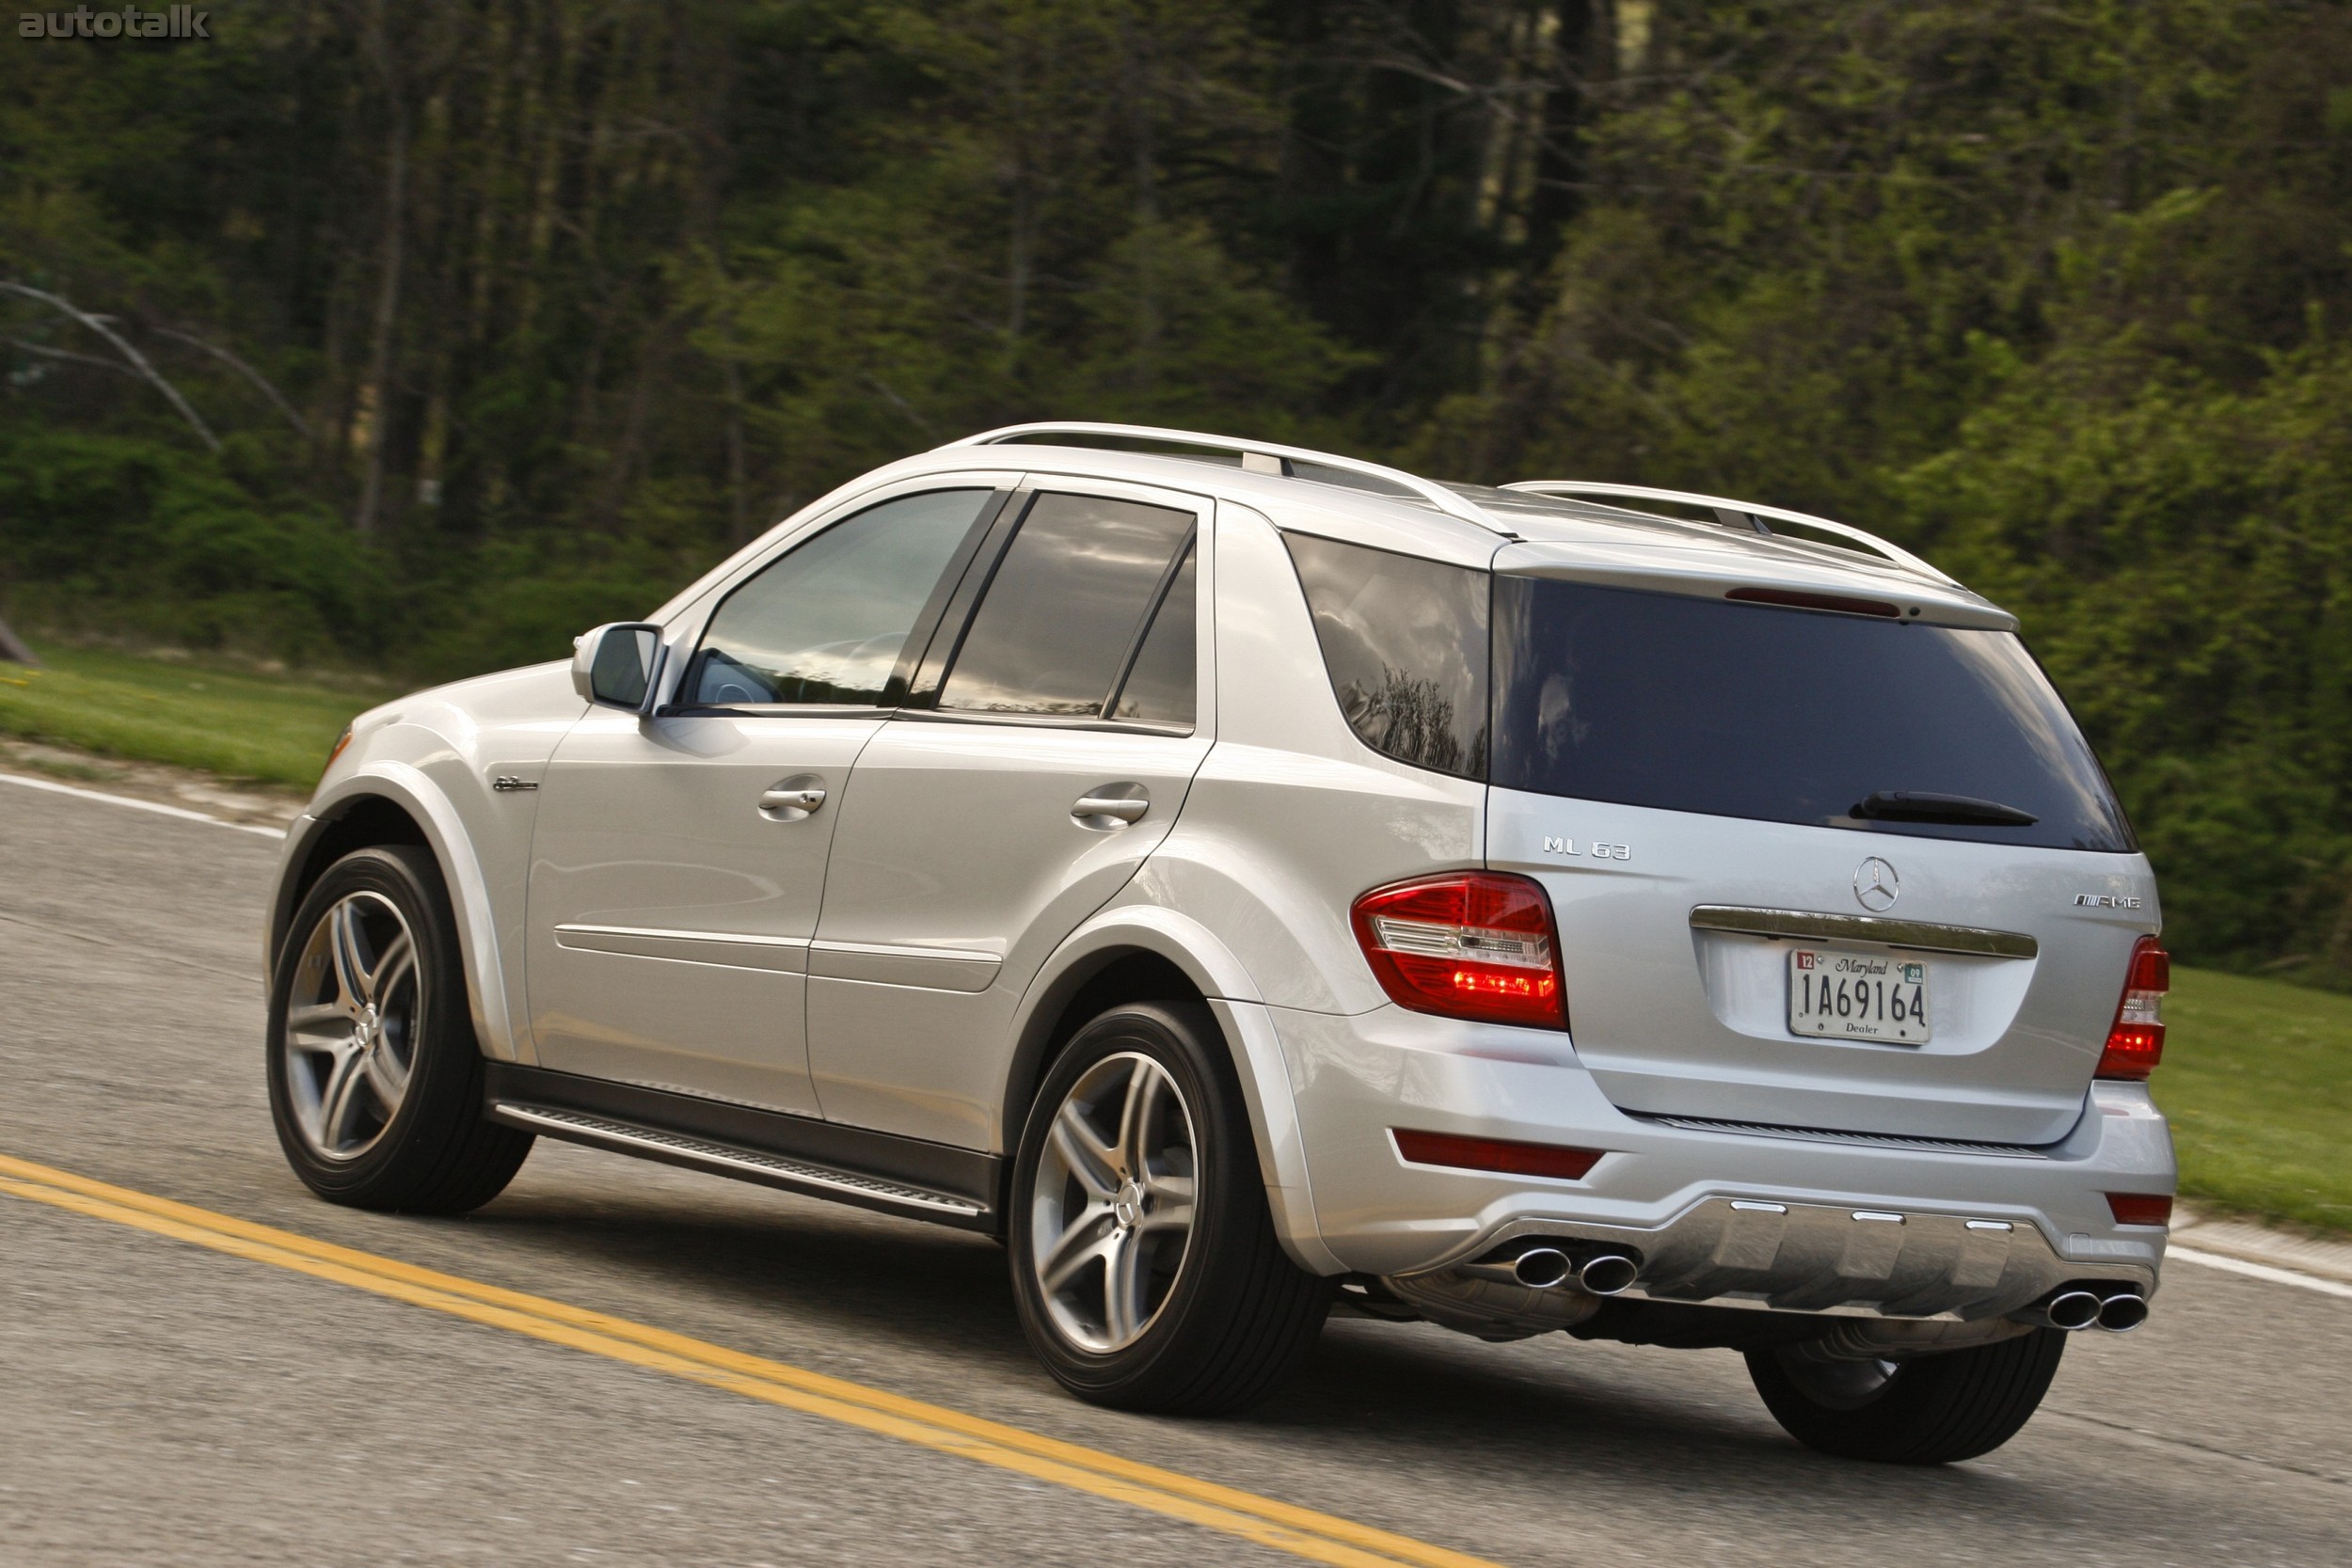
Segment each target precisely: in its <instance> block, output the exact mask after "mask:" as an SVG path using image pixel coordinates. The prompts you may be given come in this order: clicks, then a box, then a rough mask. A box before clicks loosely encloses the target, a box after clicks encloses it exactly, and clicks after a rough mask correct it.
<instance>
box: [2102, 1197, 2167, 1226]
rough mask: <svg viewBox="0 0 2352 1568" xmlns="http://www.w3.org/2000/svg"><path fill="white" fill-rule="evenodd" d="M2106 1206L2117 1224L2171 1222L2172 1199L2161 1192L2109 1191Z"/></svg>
mask: <svg viewBox="0 0 2352 1568" xmlns="http://www.w3.org/2000/svg"><path fill="white" fill-rule="evenodd" d="M2107 1207H2108V1208H2109V1209H2110V1210H2112V1211H2114V1213H2115V1223H2116V1224H2118V1225H2170V1224H2171V1223H2172V1200H2171V1199H2170V1198H2169V1197H2167V1196H2164V1195H2163V1194H2161V1193H2109V1194H2107Z"/></svg>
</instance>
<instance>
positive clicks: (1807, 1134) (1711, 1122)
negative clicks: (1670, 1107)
mask: <svg viewBox="0 0 2352 1568" xmlns="http://www.w3.org/2000/svg"><path fill="white" fill-rule="evenodd" d="M1627 1114H1628V1115H1629V1116H1632V1117H1638V1118H1640V1119H1641V1120H1643V1121H1654V1122H1657V1123H1659V1124H1660V1125H1661V1126H1665V1127H1678V1128H1680V1129H1681V1130H1682V1131H1684V1132H1729V1133H1734V1134H1737V1135H1739V1136H1740V1137H1748V1138H1788V1139H1791V1140H1793V1141H1795V1142H1798V1143H1810V1144H1846V1145H1849V1146H1851V1147H1853V1148H1906V1149H1918V1150H1921V1151H1923V1152H1926V1153H1932V1154H1989V1155H1994V1156H1995V1157H1998V1158H2000V1159H2005V1160H2047V1159H2048V1158H2049V1157H2050V1156H2049V1155H2048V1154H2047V1153H2046V1152H2044V1151H2043V1150H2042V1149H2039V1148H2033V1147H2032V1146H2031V1145H2028V1144H1988V1143H1972V1142H1970V1141H1968V1140H1966V1139H1964V1138H1921V1137H1915V1136H1913V1135H1912V1134H1910V1133H1908V1132H1835V1131H1832V1130H1830V1129H1828V1128H1820V1127H1782V1126H1779V1125H1778V1124H1776V1123H1773V1122H1763V1121H1724V1120H1721V1119H1719V1118H1716V1117H1669V1116H1660V1115H1658V1114H1656V1113H1654V1112H1645V1111H1630V1112H1628V1113H1627ZM1733 1207H1735V1208H1736V1207H1738V1205H1736V1204H1735V1205H1734V1206H1733Z"/></svg>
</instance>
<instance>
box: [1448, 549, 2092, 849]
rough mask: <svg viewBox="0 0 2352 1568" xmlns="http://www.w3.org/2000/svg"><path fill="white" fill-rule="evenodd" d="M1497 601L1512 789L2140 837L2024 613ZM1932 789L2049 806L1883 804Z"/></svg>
mask: <svg viewBox="0 0 2352 1568" xmlns="http://www.w3.org/2000/svg"><path fill="white" fill-rule="evenodd" d="M1494 603H1495V737H1496V738H1495V749H1494V768H1493V782H1494V783H1495V784H1497V785H1499V786H1502V787H1503V788H1507V789H1524V790H1533V791H1536V792H1538V793H1541V794H1546V795H1565V796H1573V797H1576V798H1578V799H1581V800H1613V801H1619V802H1623V803H1625V804H1628V805H1637V806H1657V807H1662V808H1664V809H1666V810H1668V811H1691V812H1705V813H1708V814H1709V815H1711V816H1741V817H1750V818H1756V819H1760V820H1764V821H1771V822H1801V823H1809V824H1814V825H1819V826H1823V827H1836V828H1851V829H1856V830H1863V831H1869V832H1894V833H1904V834H1913V835H1918V836H1924V837H1931V838H1964V839H1974V840H1979V841H1984V842H1991V843H1998V844H2025V845H2041V846H2047V847H2055V848H2069V849H2098V850H2125V849H2129V848H2131V847H2133V843H2132V835H2131V830H2130V828H2129V826H2128V825H2127V824H2126V823H2125V821H2124V819H2123V815H2122V808H2121V807H2120V806H2118V804H2117V803H2116V800H2115V796H2114V792H2113V791H2112V790H2111V789H2110V788H2109V787H2108V785H2107V781H2106V774H2105V773H2103V772H2102V771H2101V770H2100V768H2099V765H2098V763H2097V761H2096V760H2095V759H2094V758H2093V757H2092V755H2091V752H2090V745H2089V743H2087V742H2086V741H2085V740H2084V739H2083V737H2082V733H2081V731H2080V730H2079V729H2077V728H2076V727H2075V724H2074V718H2073V716H2072V715H2070V714H2069V713H2068V712H2067V711H2066V706H2065V705H2064V704H2063V703H2062V702H2060V701H2059V699H2058V693H2057V691H2056V690H2054V689H2052V688H2051V686H2050V683H2049V680H2048V678H2047V677H2046V676H2044V675H2043V674H2042V670H2041V667H2040V666H2039V665H2037V664H2035V663H2034V661H2033V657H2032V656H2031V655H2030V654H2028V653H2027V652H2026V646H2025V644H2024V643H2023V642H2021V641H2019V640H2018V639H2017V638H2016V637H2015V636H2013V635H2011V634H2010V633H2008V632H2001V631H1975V630H1963V629H1959V628H1954V627H1949V626H1922V625H1919V624H1918V623H1915V622H1899V621H1881V620H1876V619H1872V618H1867V617H1863V616H1855V615H1840V614H1827V613H1822V612H1820V611H1816V610H1784V609H1777V608H1771V607H1766V606H1760V605H1746V604H1728V603H1725V602H1724V601H1723V600H1720V599H1703V598H1695V597H1690V596H1686V595H1682V594H1653V593H1643V592H1639V591H1636V590H1631V589H1623V588H1604V587H1598V586H1596V585H1593V584H1589V583H1580V582H1561V581H1552V580H1546V579H1541V578H1518V577H1499V578H1496V579H1495V595H1494ZM1874 796H1875V797H1878V800H1879V801H1880V802H1882V803H1880V804H1876V805H1874V804H1873V803H1872V798H1873V797H1874ZM1922 797H1936V798H1942V799H1944V800H1947V801H1948V800H1951V799H1952V798H1959V799H1960V800H1963V801H1966V802H1976V803H1979V805H1991V806H1995V807H2007V808H2010V811H2011V812H2012V813H2015V814H2023V815H2026V816H2032V817H2033V818H2034V819H2035V820H2034V821H2032V822H2031V823H2022V822H2017V821H2014V820H2010V821H1925V820H1904V819H1888V818H1887V816H1886V815H1882V814H1891V815H1892V816H1896V817H1898V818H1899V817H1900V816H1903V814H1904V813H1905V812H1907V811H1914V812H1915V811H1916V810H1917V809H1918V807H1917V801H1918V800H1920V798H1922ZM1906 800H1907V801H1909V802H1911V804H1910V805H1908V806H1906V805H1905V804H1903V802H1905V801H1906ZM1884 802H1893V804H1891V805H1889V804H1885V803H1884ZM1857 808H1861V809H1860V810H1859V811H1858V809H1857ZM1966 809H1970V810H1974V809H1979V808H1978V806H1970V807H1968V808H1966Z"/></svg>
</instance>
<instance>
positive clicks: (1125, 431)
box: [943, 420, 1510, 534]
mask: <svg viewBox="0 0 2352 1568" xmlns="http://www.w3.org/2000/svg"><path fill="white" fill-rule="evenodd" d="M1020 436H1124V437H1126V438H1127V439H1129V440H1133V441H1156V442H1159V443H1161V444H1162V445H1165V446H1178V447H1204V448H1206V449H1208V450H1209V451H1230V452H1237V453H1239V454H1240V456H1241V466H1242V467H1244V468H1246V469H1248V471H1249V472H1251V473H1261V474H1292V473H1293V472H1294V470H1293V467H1292V465H1294V464H1298V463H1306V464H1312V465H1314V466H1315V467H1323V468H1336V469H1338V470H1340V471H1341V472H1343V473H1350V474H1357V475H1359V476H1361V477H1363V478H1365V479H1376V480H1380V481H1382V482H1383V483H1385V484H1387V485H1389V486H1391V487H1392V488H1394V489H1395V490H1398V491H1402V492H1403V493H1404V494H1406V496H1410V497H1412V498H1414V499H1419V500H1422V501H1426V502H1427V503H1428V504H1429V505H1431V506H1434V507H1436V508H1437V509H1438V511H1440V512H1442V513H1444V514H1445V515H1447V516H1449V517H1458V518H1460V519H1461V520H1462V521H1463V522H1466V523H1476V524H1477V525H1478V526H1479V527H1480V528H1483V529H1486V530H1489V531H1493V532H1496V533H1502V534H1508V533H1510V530H1509V529H1508V528H1506V527H1504V526H1503V525H1502V524H1501V523H1499V522H1497V521H1495V519H1494V518H1493V517H1492V516H1490V515H1487V514H1486V512H1485V511H1483V510H1482V509H1481V508H1480V507H1479V505H1478V503H1477V502H1475V501H1473V500H1471V499H1470V498H1469V497H1467V496H1464V495H1462V494H1460V493H1459V492H1457V491H1454V490H1450V489H1448V488H1446V486H1444V485H1442V484H1439V483H1438V482H1437V481H1436V480H1433V479H1423V478H1422V477H1421V476H1420V475H1419V474H1409V473H1406V471H1405V470H1404V469H1402V468H1391V467H1383V466H1382V465H1380V464H1378V463H1367V462H1365V461H1364V460H1363V459H1361V458H1359V457H1341V456H1339V455H1337V454H1336V453H1333V452H1327V451H1313V450H1311V448H1307V447H1285V446H1279V445H1277V444H1276V443H1274V442H1272V441H1243V440H1237V439H1235V438H1234V437H1233V436H1209V435H1204V434H1202V433H1201V432H1200V431H1197V430H1163V429H1160V428H1159V427H1158V426H1156V425H1142V424H1098V423H1092V422H1089V421H1087V420H1041V421H1039V422H1037V423H1034V424H1009V425H1007V426H1005V427H1004V428H1003V429H1002V430H984V431H982V432H981V433H980V434H979V435H977V436H965V437H964V438H963V439H961V441H950V442H948V443H947V445H948V446H950V447H993V446H999V445H1002V444H1004V443H1005V442H1008V441H1012V440H1015V439H1017V438H1018V437H1020ZM943 450H944V449H943ZM1297 477H1311V476H1297Z"/></svg>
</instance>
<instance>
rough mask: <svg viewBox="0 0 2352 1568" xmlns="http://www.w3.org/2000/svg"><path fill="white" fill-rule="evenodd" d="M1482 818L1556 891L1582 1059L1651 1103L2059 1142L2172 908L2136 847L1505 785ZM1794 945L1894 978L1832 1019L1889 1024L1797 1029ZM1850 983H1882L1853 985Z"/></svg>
mask: <svg viewBox="0 0 2352 1568" xmlns="http://www.w3.org/2000/svg"><path fill="white" fill-rule="evenodd" d="M1487 821H1488V829H1487V833H1488V838H1487V861H1488V863H1489V864H1490V865H1492V866H1493V867H1494V868H1495V869H1497V870H1506V871H1518V872H1522V873H1525V874H1527V875H1530V876H1533V877H1534V878H1536V879H1538V880H1540V881H1541V882H1543V884H1544V885H1545V887H1546V889H1547V890H1548V891H1549V894H1550V895H1551V902H1552V908H1553V911H1554V913H1555V915H1556V916H1557V918H1558V921H1559V927H1560V942H1561V961H1562V968H1563V974H1564V976H1565V983H1566V990H1567V1007H1568V1027H1569V1032H1570V1034H1571V1036H1572V1037H1573V1038H1574V1040H1575V1044H1576V1050H1577V1054H1578V1056H1579V1058H1580V1059H1581V1061H1582V1062H1583V1064H1584V1066H1585V1067H1586V1068H1588V1069H1590V1070H1591V1071H1592V1073H1593V1075H1594V1078H1595V1079H1596V1081H1597V1083H1598V1085H1599V1086H1600V1088H1601V1090H1602V1092H1603V1093H1605V1094H1606V1095H1608V1096H1609V1098H1610V1099H1611V1101H1613V1102H1614V1103H1615V1104H1616V1105H1618V1106H1619V1107H1620V1108H1621V1109H1624V1110H1626V1111H1629V1112H1635V1113H1641V1114H1646V1115H1651V1116H1661V1117H1697V1118H1706V1119H1710V1120H1723V1121H1736V1122H1743V1123H1749V1124H1757V1125H1770V1126H1782V1127H1792V1128H1811V1129H1821V1130H1830V1131H1840V1132H1867V1133H1878V1134H1887V1135H1895V1136H1907V1137H1922V1138H1935V1139H1952V1140H1960V1141H1967V1142H1979V1143H2001V1144H2023V1145H2042V1144H2049V1143H2054V1142H2057V1141H2058V1139H2060V1138H2062V1137H2064V1136H2065V1135H2066V1133H2067V1132H2068V1130H2069V1129H2070V1128H2072V1127H2073V1126H2074V1122H2075V1120H2076V1119H2077V1118H2078V1117H2079V1116H2080V1115H2081V1113H2082V1107H2083V1102H2084V1095H2085V1091H2086V1090H2087V1089H2088V1087H2089V1085H2090V1078H2091V1074H2092V1071H2093V1069H2094V1068H2095V1067H2096V1065H2097V1063H2098V1059H2099V1053H2100V1051H2101V1049H2102V1047H2103V1046H2104V1044H2105V1042H2106V1033H2107V1027H2108V1024H2109V1023H2110V1022H2112V1020H2113V1017H2114V1013H2115V1006H2116V1002H2117V999H2118V998H2119V996H2120V995H2121V993H2122V985H2123V978H2124V971H2125V969H2126V967H2127V965H2128V963H2129V960H2130V957H2131V951H2132V944H2133V942H2134V941H2135V940H2136V939H2137V937H2138V936H2139V935H2140V934H2141V933H2143V932H2147V931H2153V929H2155V927H2156V918H2155V890H2154V885H2153V878H2152V876H2151V875H2150V873H2149V869H2148V864H2147V862H2146V861H2145V860H2144V859H2143V858H2142V857H2140V856H2139V855H2137V854H2136V853H2113V854H2108V853H2090V852H2085V851H2081V850H2069V849H2049V848H2042V847H2019V846H2013V845H2001V844H1985V843H1977V842H1969V841H1965V840H1959V839H1944V838H1929V837H1907V836H1901V835H1897V834H1883V833H1863V832H1849V831H1845V830H1842V829H1837V828H1827V827H1815V826H1810V825H1804V824H1796V823H1785V822H1767V821H1756V820H1753V819H1744V818H1731V817H1717V816H1706V815H1702V814H1698V813H1692V812H1680V811H1664V810H1658V809H1654V808H1648V807H1641V806H1627V805H1616V804H1608V803H1599V802H1594V801H1586V800H1569V799H1564V798H1562V797H1559V796H1553V795H1545V794H1533V793H1525V792H1520V791H1516V790H1506V789H1500V788H1498V789H1495V790H1493V791H1492V792H1491V801H1490V810H1489V813H1488V817H1487ZM1873 860H1875V861H1876V862H1878V863H1879V867H1878V868H1871V867H1867V866H1866V864H1865V863H1866V862H1869V861H1873ZM1889 892H1892V893H1893V894H1894V897H1893V900H1892V902H1891V903H1888V902H1886V901H1885V900H1886V895H1887V894H1888V893H1889ZM1866 894H1867V896H1868V902H1867V903H1866V902H1865V901H1864V897H1863V895H1866ZM2094 900H2098V901H2094ZM2135 901H2136V904H2137V907H2133V905H2134V903H2135ZM2117 905H2122V906H2124V907H2121V908H2119V907H2116V906H2117ZM1694 911H1697V913H1698V919H1697V921H1696V923H1694V921H1693V913H1694ZM1807 915H1812V916H1817V917H1818V916H1827V917H1829V918H1828V919H1826V920H1820V919H1815V920H1810V921H1808V920H1806V919H1804V918H1803V917H1804V916H1807ZM1791 916H1794V917H1797V918H1790V917H1791ZM1874 921H1875V922H1886V923H1895V922H1900V923H1901V924H1900V925H1899V926H1897V925H1893V924H1883V925H1881V924H1868V923H1869V922H1874ZM1740 927H1746V928H1740ZM1890 938H1891V939H1893V940H1888V939H1890ZM1995 939H2001V940H1995ZM1955 949H1970V950H1955ZM1798 950H1804V951H1805V952H1808V953H1811V954H1817V955H1820V958H1819V959H1816V960H1814V962H1815V963H1822V962H1824V961H1826V964H1827V966H1828V967H1844V968H1851V969H1852V970H1853V971H1854V972H1855V974H1856V975H1857V979H1859V978H1861V977H1863V976H1867V975H1877V976H1881V977H1882V979H1881V982H1880V983H1879V984H1878V986H1877V987H1876V988H1875V989H1874V990H1873V1000H1874V1003H1875V1005H1876V1006H1878V1007H1879V1009H1880V1020H1879V1021H1878V1022H1871V1023H1867V1024H1855V1025H1849V1024H1844V1023H1839V1022H1836V1021H1835V1012H1836V1009H1835V1007H1834V1006H1833V1007H1830V1008H1829V1012H1830V1014H1831V1015H1832V1016H1831V1022H1828V1023H1827V1024H1825V1025H1821V1026H1822V1027H1826V1028H1829V1029H1832V1030H1848V1031H1851V1030H1855V1029H1866V1028H1867V1029H1874V1030H1877V1031H1878V1034H1879V1036H1880V1037H1861V1038H1853V1037H1838V1036H1836V1034H1816V1033H1812V1032H1804V1033H1801V1032H1799V1031H1798V1030H1797V1029H1796V1028H1794V1027H1792V1019H1791V988H1792V985H1794V986H1797V987H1803V986H1804V983H1805V982H1804V979H1803V977H1802V976H1803V974H1804V973H1806V972H1807V971H1801V970H1799V969H1798V968H1797V967H1796V966H1795V965H1793V964H1792V962H1791V957H1790V956H1791V954H1792V952H1795V951H1798ZM1841 958H1843V959H1849V960H1863V961H1860V962H1852V963H1849V964H1846V965H1839V964H1837V962H1836V960H1838V959H1841ZM1914 965H1915V966H1918V967H1917V971H1916V973H1917V981H1916V984H1917V985H1918V987H1919V988H1920V989H1919V990H1918V991H1916V992H1911V991H1908V990H1905V989H1904V987H1903V980H1904V976H1905V975H1906V974H1908V973H1910V970H1909V968H1908V966H1914ZM1888 980H1891V981H1892V982H1893V985H1894V987H1895V995H1896V998H1897V1010H1898V1011H1899V1012H1901V1011H1907V1010H1908V1009H1909V1008H1910V1007H1912V1006H1916V1005H1917V1004H1916V1003H1915V1002H1914V1001H1913V1000H1912V998H1913V996H1914V995H1915V996H1916V997H1917V999H1918V1001H1919V1002H1924V1004H1925V1011H1926V1014H1927V1016H1926V1018H1925V1020H1924V1025H1925V1026H1924V1029H1921V1028H1918V1027H1912V1028H1909V1029H1903V1028H1899V1027H1895V1028H1889V1027H1886V1026H1884V1024H1883V1019H1884V1009H1885V1005H1886V1002H1887V999H1888V991H1887V990H1886V985H1885V982H1886V981H1888ZM1853 1000H1854V1003H1855V1005H1856V1006H1864V1005H1868V1004H1866V1003H1865V1001H1864V997H1863V988H1862V987H1861V986H1860V985H1859V984H1857V986H1856V987H1855V990H1854V997H1853ZM1824 1001H1825V1002H1826V1001H1827V995H1826V993H1824ZM1904 1033H1908V1034H1911V1035H1915V1036H1916V1035H1919V1034H1922V1033H1924V1035H1925V1038H1924V1039H1915V1040H1911V1041H1904V1040H1901V1039H1898V1038H1895V1036H1897V1035H1899V1034H1904Z"/></svg>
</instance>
